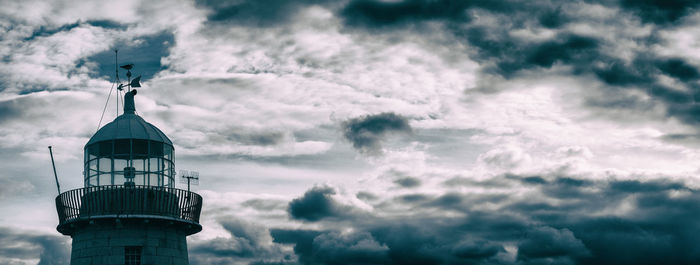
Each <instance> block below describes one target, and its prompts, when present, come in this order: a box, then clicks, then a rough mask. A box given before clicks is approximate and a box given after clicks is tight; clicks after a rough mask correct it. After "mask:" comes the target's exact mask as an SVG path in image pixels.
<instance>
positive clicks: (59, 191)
mask: <svg viewBox="0 0 700 265" xmlns="http://www.w3.org/2000/svg"><path fill="white" fill-rule="evenodd" d="M49 154H50V155H51V165H52V166H53V176H54V177H55V178H56V190H58V194H61V186H60V185H58V174H56V163H54V162H53V151H51V146H50V145H49Z"/></svg>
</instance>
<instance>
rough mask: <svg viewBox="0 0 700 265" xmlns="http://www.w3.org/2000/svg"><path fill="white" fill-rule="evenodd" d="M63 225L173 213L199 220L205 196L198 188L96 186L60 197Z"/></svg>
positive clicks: (59, 210) (187, 219) (76, 190)
mask: <svg viewBox="0 0 700 265" xmlns="http://www.w3.org/2000/svg"><path fill="white" fill-rule="evenodd" d="M56 209H57V210H58V219H59V226H61V225H63V224H65V223H68V222H71V221H74V220H82V219H89V218H91V217H101V216H123V217H128V216H129V215H133V216H142V217H143V216H146V217H148V216H152V217H161V216H162V217H170V218H176V219H182V220H185V221H190V222H194V223H199V214H200V213H201V211H202V196H199V194H196V193H194V192H190V191H186V190H181V189H176V188H166V187H154V186H132V187H128V186H122V185H113V186H95V187H86V188H81V189H75V190H70V191H66V192H64V193H61V194H60V195H58V197H56Z"/></svg>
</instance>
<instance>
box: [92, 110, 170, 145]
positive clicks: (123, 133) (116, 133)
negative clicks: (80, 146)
mask: <svg viewBox="0 0 700 265" xmlns="http://www.w3.org/2000/svg"><path fill="white" fill-rule="evenodd" d="M115 139H142V140H151V141H158V142H163V143H166V144H169V145H171V146H172V145H173V142H171V141H170V139H169V138H168V136H166V135H165V134H164V133H163V132H162V131H161V130H160V129H158V127H156V126H153V124H150V123H148V122H146V121H145V120H144V119H143V118H141V117H139V116H138V115H136V114H131V113H125V114H122V115H120V116H119V117H117V118H116V119H114V121H112V122H110V123H108V124H107V125H105V126H103V127H102V128H100V130H98V131H97V132H96V133H95V135H93V136H92V138H90V141H88V143H87V144H85V145H86V146H87V145H91V144H93V143H97V142H101V141H107V140H115Z"/></svg>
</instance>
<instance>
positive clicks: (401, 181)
mask: <svg viewBox="0 0 700 265" xmlns="http://www.w3.org/2000/svg"><path fill="white" fill-rule="evenodd" d="M394 183H396V184H397V185H399V186H401V187H404V188H415V187H419V186H420V184H421V181H420V179H418V178H412V177H404V178H398V179H396V180H394Z"/></svg>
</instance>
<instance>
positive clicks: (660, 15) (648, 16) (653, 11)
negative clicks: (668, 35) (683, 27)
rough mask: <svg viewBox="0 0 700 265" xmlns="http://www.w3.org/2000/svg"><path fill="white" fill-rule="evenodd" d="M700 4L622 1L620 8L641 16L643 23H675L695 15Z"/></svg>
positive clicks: (679, 0)
mask: <svg viewBox="0 0 700 265" xmlns="http://www.w3.org/2000/svg"><path fill="white" fill-rule="evenodd" d="M698 6H700V2H698V1H693V0H621V1H620V7H622V8H624V9H626V10H628V11H630V12H631V13H633V14H635V15H637V16H639V18H640V19H641V20H642V21H643V22H647V23H655V24H669V23H675V22H677V21H678V20H679V19H681V18H682V17H684V16H686V15H688V14H691V13H693V12H694V11H695V10H697V8H698Z"/></svg>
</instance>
